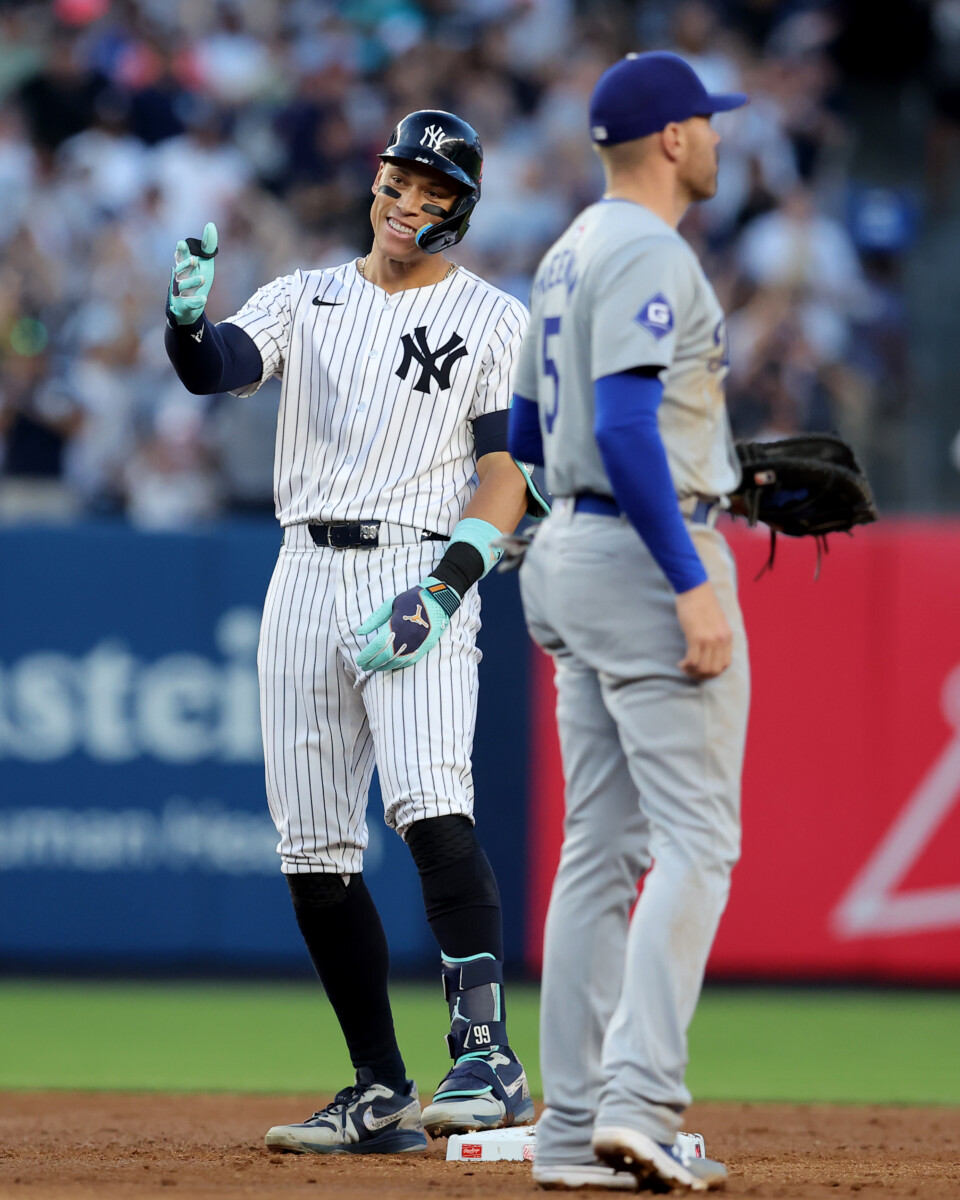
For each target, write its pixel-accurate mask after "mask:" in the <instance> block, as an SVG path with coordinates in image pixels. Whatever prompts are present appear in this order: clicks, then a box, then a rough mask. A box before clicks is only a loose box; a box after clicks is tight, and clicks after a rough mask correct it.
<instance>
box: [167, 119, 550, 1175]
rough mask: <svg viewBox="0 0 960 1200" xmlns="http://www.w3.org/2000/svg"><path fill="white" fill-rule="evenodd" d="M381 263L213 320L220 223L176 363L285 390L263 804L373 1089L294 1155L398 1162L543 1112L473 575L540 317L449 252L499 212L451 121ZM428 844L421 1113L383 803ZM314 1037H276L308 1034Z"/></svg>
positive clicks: (485, 541) (427, 134)
mask: <svg viewBox="0 0 960 1200" xmlns="http://www.w3.org/2000/svg"><path fill="white" fill-rule="evenodd" d="M380 159H381V163H380V167H379V170H378V172H377V175H376V178H375V180H374V182H373V187H372V191H373V195H374V200H373V206H372V209H371V222H372V225H373V235H374V236H373V246H372V249H371V250H370V253H369V254H368V255H367V256H366V258H364V259H361V260H359V261H351V262H348V263H345V264H344V265H342V266H340V267H336V268H334V269H330V270H303V271H296V272H294V274H292V275H288V276H284V277H283V278H281V279H277V280H274V281H273V282H272V283H269V284H266V285H265V286H264V287H262V288H261V289H260V290H259V291H258V292H257V293H256V294H255V295H254V296H253V297H252V298H251V299H250V300H249V301H248V302H247V304H246V305H244V307H243V308H242V309H241V310H240V312H238V313H237V314H236V315H234V316H232V317H230V318H229V319H228V320H227V321H225V322H221V323H220V324H219V325H213V324H211V323H210V322H209V321H207V319H206V318H205V317H204V315H203V308H204V304H205V302H206V297H207V295H208V293H209V290H210V285H211V283H212V281H213V274H214V256H215V255H216V253H217V249H218V247H217V233H216V229H215V228H214V227H213V226H212V225H208V226H207V228H206V229H205V231H204V235H203V238H202V239H200V240H199V241H197V240H190V241H185V242H181V243H180V245H179V246H178V249H177V254H176V258H175V265H174V270H173V275H172V280H171V287H170V292H169V296H168V304H167V313H168V321H167V324H168V328H167V332H166V343H167V349H168V353H169V355H170V357H171V360H172V361H173V363H174V365H175V367H176V369H177V371H178V374H179V375H180V378H181V379H182V380H183V382H184V383H185V384H186V385H187V387H188V388H189V389H190V390H191V391H194V392H201V393H203V392H221V391H228V390H229V391H234V392H236V393H238V394H241V395H249V394H252V393H253V392H255V391H256V390H257V388H259V387H260V385H261V384H262V383H263V382H264V380H266V379H268V378H269V377H270V376H271V375H280V376H282V380H283V386H282V392H281V398H280V413H279V418H278V427H277V443H276V471H275V484H276V487H275V490H276V505H277V516H278V518H279V520H280V523H281V525H282V526H283V528H284V539H283V547H282V549H281V551H280V556H279V559H278V561H277V566H276V569H275V571H274V574H273V578H272V580H271V583H270V587H269V591H268V594H267V598H266V603H265V606H264V615H263V627H262V631H261V639H260V651H259V656H258V665H259V674H260V702H261V721H262V725H263V739H264V757H265V762H266V783H267V797H268V802H269V806H270V812H271V815H272V817H273V820H274V822H275V824H276V826H277V830H278V832H279V834H280V844H279V847H278V849H279V852H280V855H281V862H282V870H283V872H284V874H285V875H286V878H287V882H288V884H289V887H290V893H291V897H292V900H293V906H294V910H295V913H296V917H297V922H298V924H299V927H300V931H301V933H302V935H303V938H304V941H305V942H306V945H307V949H308V951H309V953H310V956H311V959H312V961H313V963H314V966H315V968H316V971H317V974H318V975H319V977H320V980H321V981H322V983H323V986H324V988H325V990H326V992H327V995H328V997H329V999H330V1002H331V1003H332V1005H333V1007H334V1009H335V1011H336V1013H337V1017H338V1019H339V1021H340V1025H341V1028H342V1029H343V1032H344V1036H345V1039H346V1042H347V1045H348V1048H349V1051H350V1055H351V1059H352V1062H353V1065H354V1067H355V1069H356V1082H355V1083H354V1084H353V1085H352V1086H350V1087H348V1088H346V1089H344V1090H343V1091H342V1092H340V1093H339V1094H338V1095H337V1097H336V1099H335V1100H334V1102H333V1103H332V1104H329V1105H327V1106H326V1107H325V1108H323V1109H321V1110H320V1111H318V1112H316V1113H314V1114H313V1116H311V1117H309V1118H308V1119H307V1120H306V1121H301V1122H297V1123H295V1124H290V1125H280V1126H276V1127H274V1128H273V1129H271V1130H270V1131H269V1132H268V1133H267V1136H266V1141H267V1144H268V1145H270V1146H273V1147H277V1148H279V1149H285V1150H292V1151H296V1152H303V1151H312V1152H316V1153H363V1154H366V1153H391V1152H398V1151H416V1150H423V1149H425V1148H426V1144H427V1141H426V1137H425V1132H424V1131H425V1130H426V1131H427V1132H429V1133H431V1134H434V1135H440V1134H449V1133H458V1132H465V1131H467V1130H476V1129H485V1128H496V1127H499V1126H503V1125H510V1124H513V1123H514V1122H520V1121H525V1120H529V1119H530V1118H531V1117H532V1116H533V1106H532V1103H531V1101H530V1094H529V1089H528V1087H527V1081H526V1076H525V1074H524V1070H523V1067H522V1066H521V1064H520V1062H519V1061H518V1059H517V1057H516V1055H515V1054H514V1053H513V1051H512V1050H511V1048H510V1046H509V1043H508V1040H507V1031H506V1012H505V1007H504V1000H503V974H502V965H501V964H502V958H503V949H502V930H501V916H500V901H499V894H498V891H497V885H496V881H495V879H494V877H493V873H492V871H491V869H490V864H489V862H488V861H487V858H486V856H485V854H484V853H483V850H482V849H481V847H480V844H479V842H478V840H477V837H476V833H475V831H474V823H473V783H472V779H471V771H470V756H471V750H472V744H473V729H474V721H475V716H476V701H477V664H478V661H479V658H480V654H479V651H478V650H477V646H476V635H477V630H478V628H479V624H480V600H479V596H478V594H477V588H476V586H475V585H476V584H477V582H478V581H479V579H480V578H481V577H482V576H483V575H484V574H485V573H486V572H487V571H488V570H489V569H490V567H491V566H492V565H493V564H494V563H495V562H496V561H497V558H498V556H499V551H498V550H497V549H496V548H494V547H493V546H492V545H491V543H492V542H493V541H495V540H496V539H497V538H498V537H499V536H500V535H501V534H502V533H504V532H509V531H510V530H512V529H513V528H514V526H515V525H516V524H517V522H518V521H519V520H520V518H521V516H522V515H523V512H524V510H525V508H526V505H527V501H528V496H529V497H530V498H531V502H533V503H537V502H538V500H537V499H534V497H535V493H534V492H533V491H532V490H530V491H528V486H529V488H530V489H532V486H533V485H532V484H531V483H529V478H528V475H527V473H526V472H525V470H524V469H523V468H520V469H518V466H517V464H515V463H514V462H513V460H512V459H511V457H510V455H509V454H508V453H507V448H506V441H507V416H508V410H509V406H510V396H511V381H512V380H511V377H512V370H513V363H514V360H515V356H516V354H517V352H518V349H519V345H520V339H521V336H522V333H523V330H524V328H525V327H526V321H527V313H526V310H525V308H524V307H523V305H521V304H520V303H518V302H517V301H516V300H514V299H513V298H512V297H510V296H508V295H506V294H505V293H503V292H501V291H499V290H498V289H497V288H495V287H492V286H491V285H490V284H488V283H486V282H484V281H483V280H482V279H480V278H478V277H477V276H476V275H474V274H472V273H471V272H470V271H467V270H465V269H463V268H458V267H457V266H456V264H454V263H452V262H450V261H449V260H447V259H446V258H444V256H443V253H442V252H443V251H445V250H447V249H448V248H449V247H451V246H452V245H454V244H455V243H456V242H458V241H459V240H460V238H462V237H463V235H464V233H465V231H466V229H467V225H468V222H469V218H470V214H471V212H472V211H473V208H474V206H475V205H476V203H477V201H478V200H479V198H480V175H481V169H482V150H481V146H480V141H479V138H478V137H477V134H476V132H475V131H474V130H473V129H472V128H471V127H470V126H469V125H468V124H467V123H466V122H465V121H463V120H461V119H460V118H459V117H456V116H454V115H453V114H452V113H447V112H439V111H420V112H414V113H411V114H409V115H408V116H407V117H405V118H404V119H403V120H402V121H401V122H400V123H399V125H398V126H397V127H396V128H395V129H394V131H393V133H392V135H391V137H390V140H389V144H388V145H387V146H386V148H385V149H384V151H383V153H382V154H381V155H380ZM374 764H376V766H377V767H378V769H379V775H380V788H381V792H382V796H383V803H384V810H385V818H386V822H387V824H388V825H389V826H390V827H391V828H392V829H394V830H396V831H397V833H399V834H400V835H401V837H403V839H404V840H405V842H406V844H407V845H408V846H409V848H410V850H411V853H412V855H413V858H414V861H415V863H416V866H417V869H418V871H419V874H420V881H421V886H422V890H423V897H424V903H425V908H426V914H427V918H428V920H429V922H430V926H431V929H432V930H433V932H434V934H435V936H436V938H437V941H438V942H439V945H440V949H441V956H442V964H441V969H442V978H443V986H444V993H445V995H446V998H447V1001H448V1004H449V1011H450V1032H449V1034H448V1035H447V1041H448V1046H449V1049H450V1053H451V1057H452V1058H453V1060H454V1061H453V1066H452V1067H451V1069H450V1071H449V1073H448V1074H447V1076H446V1078H445V1079H444V1080H443V1081H442V1082H441V1084H440V1087H439V1088H438V1090H437V1093H436V1095H435V1096H434V1100H433V1103H432V1104H431V1105H429V1106H428V1107H427V1109H426V1110H424V1112H423V1114H422V1118H421V1111H420V1104H419V1101H418V1097H417V1090H416V1086H415V1085H414V1084H413V1083H412V1081H410V1080H408V1078H407V1075H406V1068H405V1065H404V1062H403V1059H402V1057H401V1054H400V1050H399V1048H398V1046H397V1041H396V1037H395V1035H394V1028H393V1018H392V1015H391V1010H390V1002H389V998H388V994H387V975H388V965H389V964H388V953H387V946H386V941H385V938H384V934H383V927H382V925H381V923H380V918H379V915H378V914H377V911H376V908H375V907H374V904H373V901H372V899H371V897H370V893H369V892H368V890H367V888H366V885H365V883H364V879H363V874H362V870H363V851H364V849H365V847H366V845H367V825H366V805H367V791H368V789H369V786H370V781H371V777H372V773H373V768H374ZM302 1034H303V1031H299V1030H298V1031H296V1033H295V1034H294V1033H293V1032H292V1031H279V1032H278V1034H277V1036H278V1037H280V1038H281V1039H282V1038H284V1037H295V1038H296V1040H297V1042H298V1044H302Z"/></svg>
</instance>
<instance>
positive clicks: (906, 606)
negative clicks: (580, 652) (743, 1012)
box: [0, 520, 960, 982]
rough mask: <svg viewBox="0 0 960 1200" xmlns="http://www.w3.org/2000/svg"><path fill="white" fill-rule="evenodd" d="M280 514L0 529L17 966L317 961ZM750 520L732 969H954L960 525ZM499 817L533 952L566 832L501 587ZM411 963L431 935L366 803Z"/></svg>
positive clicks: (487, 630) (378, 878)
mask: <svg viewBox="0 0 960 1200" xmlns="http://www.w3.org/2000/svg"><path fill="white" fill-rule="evenodd" d="M278 542H279V533H278V530H277V528H276V526H275V525H272V524H270V523H263V524H262V525H259V524H249V525H222V526H217V527H214V528H211V529H208V530H206V531H204V532H198V533H197V534H196V535H179V536H175V535H159V534H158V535H142V534H136V533H134V532H133V531H131V530H129V529H126V528H124V527H122V526H119V525H117V526H111V525H104V526H96V525H93V526H74V527H69V528H67V529H37V530H26V529H18V530H6V531H0V579H2V586H0V969H8V970H16V969H33V968H38V969H44V970H46V969H51V968H52V969H55V970H73V969H96V970H99V969H102V968H106V969H113V968H116V969H120V970H128V969H133V970H141V969H144V968H146V969H150V970H157V971H161V972H163V971H167V970H174V971H177V970H200V971H209V970H221V969H224V970H230V969H238V970H249V969H257V970H260V969H262V970H268V971H269V970H297V969H301V970H304V971H306V970H307V966H306V963H305V959H304V955H303V952H302V949H301V946H300V941H299V935H298V934H297V930H296V926H295V923H294V920H293V916H292V911H291V907H290V903H289V899H288V896H287V889H286V887H285V885H284V883H283V880H282V878H281V876H280V874H279V870H278V860H277V856H276V852H275V847H276V840H277V839H276V833H275V831H274V829H273V826H272V824H271V822H270V820H269V818H268V816H267V812H266V803H265V797H264V786H263V763H262V755H261V748H260V735H259V720H258V702H257V686H256V643H257V634H258V626H259V616H260V606H261V604H262V598H263V595H264V593H265V591H266V586H267V582H268V579H269V575H270V571H271V570H272V566H273V562H274V559H275V556H276V552H277V546H278ZM732 542H733V545H734V548H735V550H736V554H737V558H738V561H739V563H740V569H741V597H742V601H743V607H744V612H745V616H746V622H747V628H748V632H749V637H750V642H751V658H752V664H753V679H754V695H753V705H752V712H751V721H750V730H749V737H748V745H747V762H746V770H745V780H744V854H743V859H742V861H741V862H740V864H739V865H738V866H737V868H736V872H735V875H734V881H733V889H732V896H731V901H730V905H729V908H728V910H727V913H726V915H725V917H724V920H723V923H722V925H721V929H720V933H719V936H718V940H717V944H716V949H715V953H714V956H713V959H712V963H711V970H712V972H713V974H714V975H715V976H717V977H746V978H805V977H806V978H809V977H816V978H825V977H834V978H857V979H861V978H875V979H881V980H887V979H889V980H919V981H927V982H936V981H942V980H950V981H960V620H958V618H957V608H958V603H957V597H958V596H960V523H958V522H949V521H923V522H921V521H896V520H886V521H883V522H881V523H880V524H879V525H877V526H876V527H874V528H871V529H866V530H860V531H858V532H857V534H856V536H855V537H853V538H852V539H847V538H834V539H832V542H831V552H830V553H829V555H827V556H826V558H825V560H824V562H823V564H822V571H821V577H820V578H819V580H816V581H815V580H814V577H813V576H814V568H815V563H816V557H815V553H814V549H813V546H812V545H807V544H804V543H798V542H793V541H789V540H787V539H782V541H781V545H780V547H779V548H778V552H777V560H776V565H775V567H774V569H773V570H772V571H768V572H766V573H765V574H764V575H763V576H762V578H760V579H755V578H754V577H755V576H756V575H757V573H758V571H760V569H761V567H762V566H763V564H764V562H765V561H766V556H767V549H768V547H767V540H766V535H765V534H763V533H762V532H760V531H756V532H751V531H748V530H746V529H744V528H743V527H740V528H739V529H734V530H733V533H732ZM482 587H483V595H484V600H483V613H484V629H483V631H482V633H481V646H482V648H483V651H484V661H483V664H482V666H481V696H480V706H479V718H478V729H477V741H476V747H475V749H476V753H475V771H474V774H475V780H476V791H477V812H478V825H479V829H480V832H481V835H482V838H483V841H484V844H485V846H486V848H487V851H488V853H489V855H490V857H491V859H492V860H493V863H494V866H495V869H496V872H497V875H498V879H499V882H500V888H501V892H502V895H503V900H504V908H505V913H506V922H505V936H506V946H507V956H508V962H509V963H510V965H511V966H512V967H514V968H519V967H521V966H523V965H524V963H525V964H526V965H527V967H528V968H529V969H530V970H531V971H536V969H537V966H538V964H539V954H540V938H541V932H542V925H543V915H544V912H545V908H546V902H547V898H548V896H549V889H550V884H551V881H552V876H553V871H554V869H555V866H556V861H557V855H558V851H559V844H560V832H561V831H560V826H561V820H562V803H563V799H562V788H563V781H562V772H561V768H560V763H559V755H558V751H557V747H556V733H555V728H554V720H553V711H552V703H553V702H552V682H551V669H550V664H549V661H548V660H546V659H545V658H544V657H543V656H542V655H541V654H540V653H539V652H538V651H536V650H534V649H533V648H532V647H531V646H530V644H529V642H528V639H527V636H526V633H525V630H524V628H523V622H522V617H521V614H520V608H519V600H518V596H517V586H516V576H513V575H507V576H502V575H497V574H494V575H493V576H491V577H490V578H488V579H487V580H485V581H484V583H483V585H482ZM370 814H371V819H370V821H369V828H370V839H371V840H370V849H369V852H368V855H367V871H366V873H367V877H368V879H369V882H370V886H371V889H372V891H373V892H374V895H375V896H376V898H377V900H378V903H379V905H380V907H381V911H382V912H383V915H384V922H385V925H386V927H387V933H388V938H389V940H390V944H391V949H392V955H393V958H392V961H393V964H394V968H395V970H396V971H397V972H398V973H400V972H404V971H418V972H419V971H423V970H427V969H429V968H430V967H431V964H435V962H436V953H437V952H436V947H435V945H434V943H433V940H432V938H431V936H430V933H429V930H428V928H427V926H426V922H425V920H424V917H423V912H422V903H421V899H420V891H419V886H418V881H417V877H416V873H415V872H414V870H413V867H412V864H411V863H410V861H409V855H408V854H407V852H406V850H405V848H404V847H403V845H402V844H401V843H400V841H399V839H397V838H396V837H395V836H394V835H393V834H391V833H389V832H388V831H387V830H386V829H385V828H384V826H383V824H382V821H381V820H380V811H379V800H378V796H377V794H376V792H374V794H373V796H372V797H371V804H370Z"/></svg>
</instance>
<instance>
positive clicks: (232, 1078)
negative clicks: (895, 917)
mask: <svg viewBox="0 0 960 1200" xmlns="http://www.w3.org/2000/svg"><path fill="white" fill-rule="evenodd" d="M508 1006H509V1020H510V1025H511V1030H512V1033H511V1039H512V1042H513V1044H514V1046H515V1047H516V1048H517V1049H518V1050H519V1052H520V1054H521V1056H522V1057H523V1059H524V1062H525V1063H526V1066H527V1071H528V1074H529V1076H530V1083H531V1087H532V1088H533V1090H534V1092H539V1089H540V1077H539V1070H538V1064H537V992H536V990H535V989H533V988H521V987H513V988H511V989H510V993H509V1001H508ZM394 1008H395V1015H396V1022H397V1028H398V1032H399V1037H400V1044H401V1047H402V1049H403V1051H404V1054H405V1056H406V1059H407V1064H408V1069H409V1070H410V1072H411V1074H412V1075H413V1076H414V1077H415V1078H416V1079H417V1081H418V1083H419V1084H420V1088H421V1092H429V1091H430V1089H431V1088H432V1087H433V1085H434V1084H435V1083H436V1082H437V1081H438V1080H439V1079H440V1077H441V1076H442V1075H443V1073H444V1071H445V1070H446V1065H447V1059H446V1050H445V1048H444V1045H443V1042H442V1040H441V1035H442V1034H443V1032H444V1029H445V1015H446V1009H445V1006H444V1003H443V1000H442V998H441V996H440V993H439V988H438V987H437V988H428V987H420V986H398V987H396V988H395V989H394ZM957 1062H960V997H957V996H955V995H951V994H949V993H944V992H889V991H878V992H869V991H849V992H848V991H822V992H821V991H805V990H797V991H790V990H777V991H769V990H761V989H757V990H742V989H733V988H711V989H708V990H707V992H706V993H705V994H704V998H703V1000H702V1002H701V1005H700V1008H699V1010H698V1013H697V1017H696V1020H695V1022H694V1026H693V1030H692V1032H691V1066H690V1072H689V1083H690V1087H691V1089H692V1091H693V1093H694V1095H695V1096H696V1097H697V1098H699V1099H704V1100H706V1099H711V1100H792V1101H844V1102H856V1103H867V1102H879V1103H911V1104H960V1073H958V1071H957V1069H956V1064H957ZM351 1076H352V1072H351V1070H350V1066H349V1061H348V1059H347V1056H346V1053H345V1051H344V1050H343V1048H342V1045H341V1039H340V1034H339V1030H338V1029H337V1027H336V1022H335V1020H334V1017H333V1014H332V1012H331V1010H330V1008H329V1006H328V1005H327V1004H326V1002H325V1000H324V999H323V997H322V994H321V993H320V991H319V988H317V987H316V986H313V985H309V984H286V985H285V984H275V985H262V986H261V985H247V984H242V985H240V984H238V985H230V984H223V985H209V984H203V985H201V984H196V985H192V984H170V985H164V984H156V985H149V984H116V985H111V984H77V983H60V982H54V983H22V982H9V981H0V1088H118V1089H120V1088H122V1089H150V1090H159V1091H196V1090H210V1091H304V1092H313V1093H316V1094H317V1095H320V1094H326V1093H330V1092H333V1091H336V1090H337V1089H339V1088H341V1087H343V1086H344V1085H345V1083H347V1082H348V1081H349V1080H350V1078H351Z"/></svg>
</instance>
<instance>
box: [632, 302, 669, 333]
mask: <svg viewBox="0 0 960 1200" xmlns="http://www.w3.org/2000/svg"><path fill="white" fill-rule="evenodd" d="M634 320H635V321H637V322H638V323H639V324H640V325H642V326H643V327H644V329H645V330H646V331H647V333H651V334H653V336H654V337H655V338H656V339H657V341H658V342H659V340H660V339H661V338H662V337H666V336H667V334H668V333H669V332H670V331H671V330H672V329H673V309H672V308H671V307H670V301H669V300H668V299H667V298H666V296H665V295H664V294H663V292H657V294H656V295H655V296H651V297H650V299H649V300H648V301H647V302H646V304H645V305H644V306H643V308H641V309H640V311H639V312H638V313H637V315H636V317H634Z"/></svg>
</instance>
